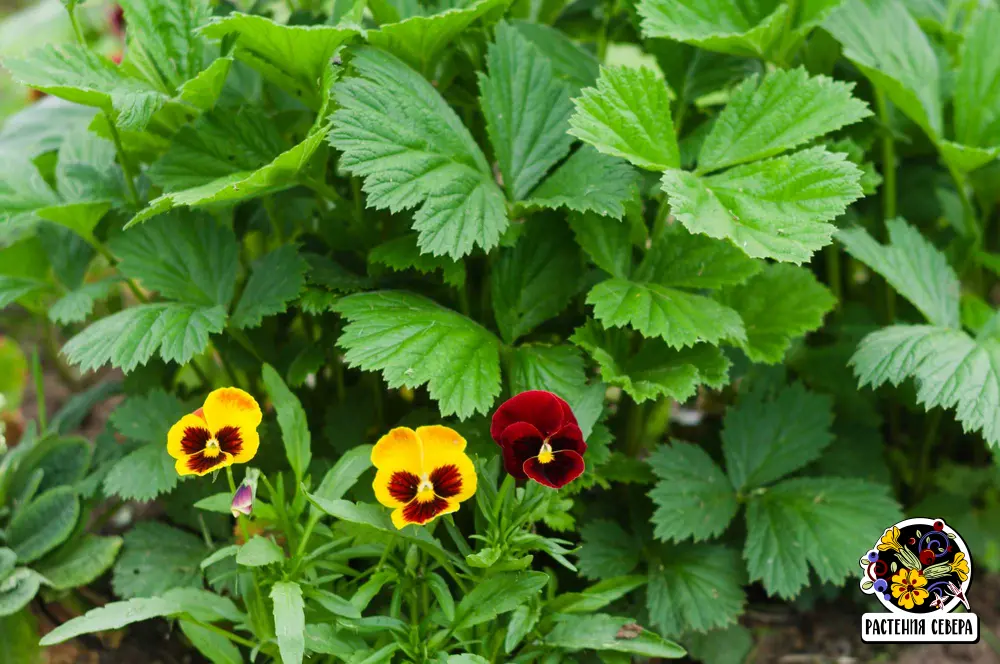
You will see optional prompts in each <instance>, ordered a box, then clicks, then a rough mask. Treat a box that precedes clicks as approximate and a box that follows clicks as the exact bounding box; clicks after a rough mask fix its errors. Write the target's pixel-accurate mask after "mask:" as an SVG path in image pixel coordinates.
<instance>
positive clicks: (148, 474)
mask: <svg viewBox="0 0 1000 664" xmlns="http://www.w3.org/2000/svg"><path fill="white" fill-rule="evenodd" d="M164 440H166V437H164V438H162V439H161V440H160V441H157V442H156V443H148V444H146V445H143V446H142V447H140V448H139V449H137V450H134V451H132V452H130V453H129V454H127V455H126V456H125V457H123V458H122V459H120V460H119V461H117V462H116V463H115V464H114V465H113V466H112V467H111V469H110V470H109V471H108V474H107V475H106V476H105V477H104V493H105V494H107V495H109V496H119V497H121V498H123V499H125V500H138V501H142V502H146V501H149V500H153V499H154V498H156V497H157V496H159V495H161V494H164V493H170V492H171V491H173V490H174V487H176V486H177V478H178V475H177V471H176V470H175V469H174V465H175V463H174V459H173V458H171V457H170V455H169V454H167V449H166V446H164V445H163V444H162V442H163V441H164Z"/></svg>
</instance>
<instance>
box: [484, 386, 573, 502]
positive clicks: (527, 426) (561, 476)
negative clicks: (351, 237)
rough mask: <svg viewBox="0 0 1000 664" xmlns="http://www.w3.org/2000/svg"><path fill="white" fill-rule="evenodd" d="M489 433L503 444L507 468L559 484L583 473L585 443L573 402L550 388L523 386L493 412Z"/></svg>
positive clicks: (523, 476) (555, 486)
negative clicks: (520, 390) (539, 388)
mask: <svg viewBox="0 0 1000 664" xmlns="http://www.w3.org/2000/svg"><path fill="white" fill-rule="evenodd" d="M490 435H491V436H492V437H493V440H495V441H496V443H497V445H499V446H500V447H501V449H502V450H503V465H504V468H505V469H506V470H507V472H508V473H510V474H511V475H512V476H514V477H516V478H517V479H519V480H523V479H528V478H531V479H533V480H535V481H536V482H538V483H539V484H544V485H545V486H548V487H552V488H553V489H559V488H562V487H564V486H566V485H567V484H569V483H570V482H572V481H573V480H575V479H576V478H577V477H579V476H580V475H582V474H583V469H584V467H585V464H584V462H583V454H584V452H586V451H587V443H585V442H584V441H583V433H582V432H581V431H580V427H579V426H577V422H576V416H574V415H573V411H572V410H570V407H569V404H568V403H566V402H565V401H563V400H562V399H560V398H559V397H558V396H556V395H555V394H553V393H552V392H545V391H543V390H531V391H529V392H521V393H520V394H518V395H517V396H514V397H511V398H510V399H508V400H507V401H505V402H504V403H503V405H501V406H500V407H499V408H497V411H496V412H495V413H493V422H492V424H491V425H490Z"/></svg>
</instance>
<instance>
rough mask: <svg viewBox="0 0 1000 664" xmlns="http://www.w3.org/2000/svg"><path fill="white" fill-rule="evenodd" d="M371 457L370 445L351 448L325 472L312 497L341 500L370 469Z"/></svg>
mask: <svg viewBox="0 0 1000 664" xmlns="http://www.w3.org/2000/svg"><path fill="white" fill-rule="evenodd" d="M371 457H372V446H371V445H358V446H357V447H352V448H351V449H350V450H348V451H347V452H345V453H344V454H343V456H341V457H340V458H339V459H337V463H335V464H333V467H332V468H331V469H330V470H328V471H327V473H326V475H324V476H323V481H321V482H320V483H319V486H318V487H317V488H316V491H315V493H314V494H313V495H314V496H315V497H317V498H322V499H323V500H337V499H338V498H343V497H344V496H345V495H346V494H347V492H348V491H350V490H351V488H352V487H353V486H354V485H355V484H356V483H357V481H358V479H360V477H361V476H362V475H363V474H364V473H365V472H366V471H367V470H368V469H369V468H371V467H372V459H371Z"/></svg>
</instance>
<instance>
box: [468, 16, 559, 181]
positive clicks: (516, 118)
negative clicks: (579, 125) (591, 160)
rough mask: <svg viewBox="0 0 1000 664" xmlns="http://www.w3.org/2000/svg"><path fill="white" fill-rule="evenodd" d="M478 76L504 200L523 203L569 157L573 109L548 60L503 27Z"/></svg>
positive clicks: (490, 48) (512, 30) (513, 30)
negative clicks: (485, 71)
mask: <svg viewBox="0 0 1000 664" xmlns="http://www.w3.org/2000/svg"><path fill="white" fill-rule="evenodd" d="M486 67H487V72H488V73H487V74H480V76H479V91H480V95H481V102H482V106H483V113H484V115H485V116H486V129H487V132H488V133H489V136H490V142H491V143H492V144H493V151H494V153H495V154H496V158H497V162H498V163H499V167H500V173H501V174H502V175H503V183H504V187H505V188H506V190H507V192H508V195H509V196H510V198H511V199H513V200H521V199H523V198H524V197H525V196H527V194H528V192H529V191H531V190H532V188H533V187H534V186H535V185H536V184H538V182H539V181H540V180H541V179H542V178H543V177H544V176H545V173H546V171H548V170H549V169H550V168H551V167H552V166H553V165H555V164H556V163H558V162H559V161H561V160H562V158H563V157H565V156H566V155H567V154H568V153H569V148H570V145H571V144H572V143H573V138H572V137H571V136H569V135H568V134H567V133H566V130H567V129H568V128H569V125H568V122H569V116H570V114H571V113H572V111H573V106H572V104H571V103H570V100H569V88H568V87H567V86H566V85H564V84H563V83H561V82H560V81H558V80H556V79H555V78H554V76H553V73H552V65H551V63H550V62H549V60H548V58H545V57H543V56H542V55H541V53H539V52H538V51H537V50H536V49H535V47H534V46H533V45H532V43H531V42H530V41H529V40H528V39H527V38H525V37H524V36H522V35H521V33H519V32H518V31H517V30H516V29H515V28H513V27H511V26H510V25H508V24H507V23H500V24H499V25H498V26H497V28H496V33H495V41H494V42H493V43H492V44H490V46H489V49H488V51H487V56H486Z"/></svg>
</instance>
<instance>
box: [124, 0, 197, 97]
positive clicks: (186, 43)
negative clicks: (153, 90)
mask: <svg viewBox="0 0 1000 664" xmlns="http://www.w3.org/2000/svg"><path fill="white" fill-rule="evenodd" d="M120 4H121V7H122V9H123V10H124V14H125V24H126V25H127V26H128V33H127V34H128V56H129V61H130V62H133V64H135V65H136V66H138V67H139V68H140V70H143V73H144V74H145V75H146V77H147V78H148V79H149V80H150V82H151V83H153V84H157V83H160V82H162V83H165V84H167V86H169V88H170V89H173V90H175V89H177V88H179V87H180V86H181V85H183V84H184V82H185V81H187V80H188V79H191V78H194V77H195V76H196V75H197V74H198V72H200V71H201V70H202V67H203V65H204V56H205V51H206V49H205V45H204V42H203V41H202V39H201V38H200V37H199V36H198V35H197V29H198V27H199V26H201V25H202V24H203V23H204V22H205V21H206V20H208V17H209V16H210V15H211V11H212V9H211V7H210V5H209V3H208V1H207V0H168V1H166V2H145V0H123V1H122V2H121V3H120ZM134 51H141V55H142V57H139V58H137V55H138V54H136V53H134ZM147 62H148V63H151V64H153V65H154V67H155V68H154V69H153V70H152V71H145V70H144V67H142V65H143V64H145V63H147Z"/></svg>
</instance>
